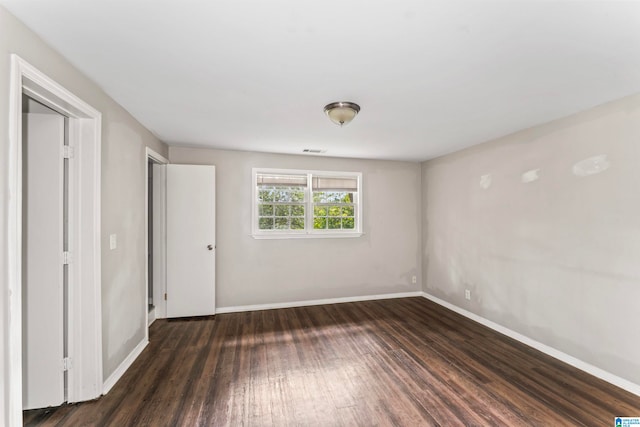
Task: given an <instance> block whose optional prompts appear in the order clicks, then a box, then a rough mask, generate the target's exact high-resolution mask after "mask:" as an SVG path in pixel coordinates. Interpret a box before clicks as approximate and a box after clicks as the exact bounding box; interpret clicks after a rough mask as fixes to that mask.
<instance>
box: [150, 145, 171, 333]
mask: <svg viewBox="0 0 640 427" xmlns="http://www.w3.org/2000/svg"><path fill="white" fill-rule="evenodd" d="M145 162H146V171H147V174H146V175H147V182H146V190H145V194H146V201H145V202H146V203H145V206H146V222H147V227H146V231H147V238H146V245H147V249H146V252H147V256H146V261H147V267H146V275H147V298H146V304H147V307H146V309H147V326H151V324H152V323H153V321H154V320H155V319H163V318H165V317H167V316H166V312H167V311H166V298H165V295H166V256H167V255H166V253H167V249H166V240H167V238H166V209H167V207H166V206H167V205H166V203H167V202H166V197H167V195H166V181H167V172H166V165H167V164H168V163H169V161H168V160H167V159H166V158H165V157H163V156H162V155H160V154H159V153H156V152H155V151H153V150H152V149H150V148H147V149H146V157H145ZM148 338H149V337H148V328H147V339H148Z"/></svg>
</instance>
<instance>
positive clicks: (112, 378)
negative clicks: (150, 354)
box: [102, 338, 149, 394]
mask: <svg viewBox="0 0 640 427" xmlns="http://www.w3.org/2000/svg"><path fill="white" fill-rule="evenodd" d="M147 344H149V340H147V339H146V338H145V339H143V340H142V341H140V344H138V345H137V346H136V348H134V349H133V351H131V353H129V355H128V356H127V357H126V359H124V360H123V361H122V363H121V364H120V365H119V366H118V367H117V368H116V370H115V371H113V373H112V374H111V375H109V378H107V380H106V381H105V382H104V383H103V384H102V394H107V393H108V392H109V390H111V388H112V387H113V386H114V385H116V383H117V382H118V380H119V379H120V378H121V377H122V376H123V375H124V373H125V372H126V371H127V369H129V367H130V366H131V364H132V363H133V362H134V361H135V360H136V359H137V358H138V356H140V353H142V350H144V348H145V347H146V346H147Z"/></svg>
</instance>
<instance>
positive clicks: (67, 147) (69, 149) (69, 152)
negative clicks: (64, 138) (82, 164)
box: [62, 145, 76, 159]
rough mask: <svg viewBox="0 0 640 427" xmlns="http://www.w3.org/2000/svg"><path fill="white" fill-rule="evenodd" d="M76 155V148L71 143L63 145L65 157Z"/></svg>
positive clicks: (63, 155)
mask: <svg viewBox="0 0 640 427" xmlns="http://www.w3.org/2000/svg"><path fill="white" fill-rule="evenodd" d="M75 155H76V150H75V149H74V148H73V147H72V146H70V145H63V146H62V157H64V158H65V159H73V158H74V157H75Z"/></svg>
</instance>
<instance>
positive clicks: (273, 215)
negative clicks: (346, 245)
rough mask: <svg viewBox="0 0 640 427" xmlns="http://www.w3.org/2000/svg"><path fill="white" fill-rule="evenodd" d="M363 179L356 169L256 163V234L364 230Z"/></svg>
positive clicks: (347, 233) (331, 233) (272, 235)
mask: <svg viewBox="0 0 640 427" xmlns="http://www.w3.org/2000/svg"><path fill="white" fill-rule="evenodd" d="M361 180H362V174H360V173H356V172H320V171H300V170H285V169H254V170H253V185H254V192H253V195H254V197H253V216H252V217H253V226H252V229H253V236H254V237H255V238H291V237H357V236H360V235H361V234H362V233H361V201H360V194H361V188H360V187H361Z"/></svg>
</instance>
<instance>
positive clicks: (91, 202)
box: [4, 54, 103, 426]
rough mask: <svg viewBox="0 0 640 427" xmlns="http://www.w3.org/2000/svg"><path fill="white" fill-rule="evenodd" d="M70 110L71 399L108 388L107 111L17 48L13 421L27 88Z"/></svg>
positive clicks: (12, 141)
mask: <svg viewBox="0 0 640 427" xmlns="http://www.w3.org/2000/svg"><path fill="white" fill-rule="evenodd" d="M23 94H25V95H27V96H29V97H30V98H33V99H34V100H36V101H38V102H40V103H42V104H44V105H46V106H48V107H50V108H52V109H53V110H55V111H57V112H59V113H61V114H62V115H64V116H66V117H68V119H69V120H68V123H69V145H71V146H72V147H74V149H73V150H74V152H75V155H74V159H75V160H74V161H73V162H70V165H69V181H70V186H69V225H70V229H69V246H70V249H71V252H72V257H73V259H72V262H71V264H70V265H69V270H68V271H69V312H68V323H67V325H68V356H69V357H70V358H71V360H72V363H73V366H72V368H71V369H69V371H68V372H67V379H68V396H67V397H68V401H69V402H78V401H82V400H90V399H94V398H97V397H99V396H100V395H101V394H102V377H103V373H102V302H101V259H100V256H101V251H100V244H101V239H100V233H101V229H100V194H101V191H100V168H101V152H100V150H101V127H102V114H101V113H100V112H99V111H98V110H96V109H94V108H93V107H91V106H90V105H89V104H87V103H86V102H84V101H83V100H81V99H80V98H78V97H77V96H75V95H74V94H73V93H71V92H69V91H68V90H67V89H65V88H64V87H63V86H61V85H60V84H58V83H56V82H55V81H54V80H52V79H51V78H49V77H48V76H47V75H45V74H44V73H42V72H41V71H39V70H38V69H36V68H35V67H34V66H32V65H31V64H29V63H28V62H27V61H25V60H24V59H22V58H21V57H19V56H18V55H16V54H12V55H11V81H10V93H9V147H8V153H9V158H8V184H9V198H8V209H9V212H8V223H9V224H8V225H9V229H8V236H7V237H8V239H7V240H8V258H9V263H8V268H7V270H8V271H7V273H8V279H9V286H8V292H7V295H8V304H7V305H8V307H7V309H8V310H7V313H8V315H7V317H8V321H9V337H8V343H6V344H7V348H8V355H9V357H8V360H7V361H6V362H5V363H6V366H4V369H5V372H6V373H7V380H6V381H7V388H6V390H7V392H8V400H9V426H21V425H22V190H23V189H22V185H23V184H22V95H23Z"/></svg>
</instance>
